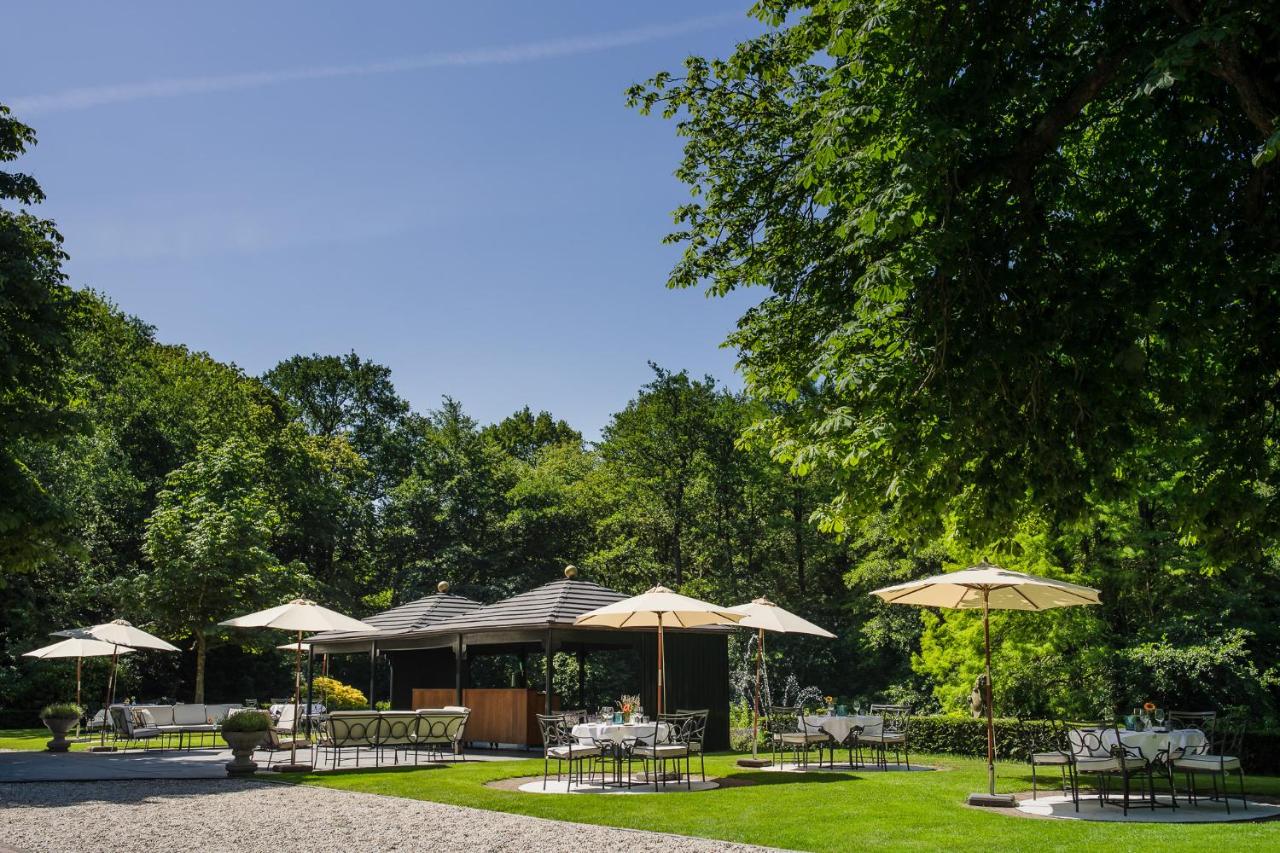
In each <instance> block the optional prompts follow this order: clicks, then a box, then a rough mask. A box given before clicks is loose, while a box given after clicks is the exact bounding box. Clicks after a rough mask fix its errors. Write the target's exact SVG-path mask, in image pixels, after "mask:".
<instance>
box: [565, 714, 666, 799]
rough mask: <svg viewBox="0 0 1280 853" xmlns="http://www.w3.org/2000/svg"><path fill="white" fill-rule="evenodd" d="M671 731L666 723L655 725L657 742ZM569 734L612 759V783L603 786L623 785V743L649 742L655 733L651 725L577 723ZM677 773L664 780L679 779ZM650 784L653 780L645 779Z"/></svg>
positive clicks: (624, 756) (662, 739)
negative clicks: (602, 748) (597, 745)
mask: <svg viewBox="0 0 1280 853" xmlns="http://www.w3.org/2000/svg"><path fill="white" fill-rule="evenodd" d="M670 731H671V729H670V727H669V726H667V724H666V723H658V724H657V729H656V732H657V735H658V740H659V741H664V740H666V739H667V735H668V734H669V733H670ZM570 733H571V734H572V735H573V736H574V737H575V738H577V739H578V740H579V741H582V742H584V743H595V744H599V745H600V746H602V747H604V750H605V754H606V755H609V756H611V757H612V758H613V782H612V783H607V782H606V783H603V784H613V785H624V784H627V783H625V782H623V781H622V761H623V759H624V758H626V750H624V749H623V748H622V744H623V742H624V741H635V740H637V739H639V738H643V739H644V740H645V741H648V740H650V739H651V738H652V737H653V736H654V733H655V729H654V724H653V723H578V724H577V725H576V726H574V727H573V728H572V729H570ZM679 775H680V774H678V773H676V774H666V778H674V779H678V778H679ZM645 781H648V782H652V781H655V780H653V779H647V778H645Z"/></svg>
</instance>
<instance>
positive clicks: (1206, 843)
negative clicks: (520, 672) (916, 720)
mask: <svg viewBox="0 0 1280 853" xmlns="http://www.w3.org/2000/svg"><path fill="white" fill-rule="evenodd" d="M736 758H737V756H736V755H712V756H708V758H707V774H708V776H712V775H714V776H720V777H724V778H726V779H729V780H734V781H738V780H741V781H745V782H750V783H753V784H751V785H742V786H740V787H724V788H721V789H718V790H714V791H704V792H694V793H680V794H675V793H665V794H661V793H660V794H640V795H625V796H609V795H599V796H597V795H579V796H563V795H553V794H545V795H544V794H529V793H523V792H520V791H504V790H499V789H496V788H490V787H487V786H486V785H485V783H486V782H490V781H493V780H496V779H504V778H511V777H518V776H529V775H532V774H534V773H537V774H539V775H540V774H541V772H542V761H541V760H537V761H504V762H470V763H465V764H458V765H453V766H449V767H446V768H444V769H433V768H420V769H405V768H398V769H396V768H392V769H388V768H382V769H378V770H373V769H371V770H364V769H361V770H351V771H342V772H340V773H325V774H314V775H309V776H294V777H282V779H283V780H285V781H290V782H294V783H297V784H303V785H318V786H322V787H327V788H337V789H342V790H347V791H363V792H366V793H372V794H384V795H387V796H395V797H408V798H411V799H419V800H430V801H433V802H439V803H451V804H454V805H460V806H472V807H475V808H481V809H490V810H493V811H502V812H513V813H516V814H526V815H534V816H537V817H544V818H552V819H556V820H570V821H580V822H582V823H593V824H602V825H606V826H617V827H626V828H630V829H648V830H656V831H660V832H674V833H680V834H683V835H697V836H702V837H705V838H717V839H722V840H725V841H737V842H744V843H751V844H762V845H767V846H774V847H784V848H791V849H796V850H814V851H826V850H851V849H866V850H973V851H979V850H981V851H989V850H992V849H999V850H1002V851H1020V850H1026V851H1037V852H1039V851H1049V850H1081V849H1108V850H1160V851H1169V850H1187V851H1205V850H1224V851H1225V850H1267V849H1271V850H1280V821H1266V822H1259V823H1237V824H1216V825H1200V826H1195V825H1180V826H1159V825H1152V824H1142V823H1137V822H1133V823H1126V824H1102V823H1086V822H1079V823H1077V822H1067V821H1058V820H1034V819H1028V818H1019V817H1013V816H1010V815H1008V814H1005V813H1002V812H1000V811H990V810H980V809H973V808H969V807H967V806H965V805H964V798H965V795H966V794H968V793H970V792H971V791H981V790H984V789H985V787H986V765H985V763H984V762H983V761H981V760H978V759H969V758H958V757H955V756H920V757H919V758H918V759H917V758H916V757H915V756H913V757H912V764H913V766H914V765H915V764H916V762H917V760H918V761H919V762H920V763H921V764H932V765H934V766H937V767H939V768H940V769H939V770H938V771H936V772H926V773H904V772H891V773H879V772H877V771H874V770H859V771H846V772H834V773H832V772H822V773H808V774H795V773H768V772H760V771H749V770H745V769H743V768H740V767H737V766H736V765H735V764H734V761H735V759H736ZM998 772H999V777H1000V779H999V790H1002V791H1011V792H1012V791H1025V790H1030V789H1031V776H1030V773H1029V768H1028V767H1027V766H1026V765H1019V764H1014V763H1006V764H1002V765H1001V766H1000V767H999V771H998ZM1041 781H1042V782H1043V781H1044V779H1043V777H1042V780H1041ZM1051 787H1052V783H1050V788H1051ZM1247 790H1248V791H1249V793H1250V794H1252V795H1263V796H1277V795H1280V778H1277V777H1258V776H1254V777H1250V778H1249V779H1248V780H1247ZM1131 814H1132V813H1131ZM517 846H518V845H517Z"/></svg>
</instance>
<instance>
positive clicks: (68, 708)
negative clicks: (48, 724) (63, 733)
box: [40, 702, 84, 720]
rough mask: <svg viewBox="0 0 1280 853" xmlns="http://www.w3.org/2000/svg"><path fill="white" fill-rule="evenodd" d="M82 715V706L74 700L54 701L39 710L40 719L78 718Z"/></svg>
mask: <svg viewBox="0 0 1280 853" xmlns="http://www.w3.org/2000/svg"><path fill="white" fill-rule="evenodd" d="M83 716H84V708H81V707H80V706H79V705H77V704H76V703H74V702H54V703H53V704H51V705H45V706H44V708H43V709H41V711H40V719H42V720H44V719H53V720H78V719H80V718H81V717H83Z"/></svg>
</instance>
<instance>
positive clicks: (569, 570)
mask: <svg viewBox="0 0 1280 853" xmlns="http://www.w3.org/2000/svg"><path fill="white" fill-rule="evenodd" d="M564 576H565V577H567V578H568V579H569V580H573V579H574V578H576V577H577V576H578V567H577V566H565V567H564Z"/></svg>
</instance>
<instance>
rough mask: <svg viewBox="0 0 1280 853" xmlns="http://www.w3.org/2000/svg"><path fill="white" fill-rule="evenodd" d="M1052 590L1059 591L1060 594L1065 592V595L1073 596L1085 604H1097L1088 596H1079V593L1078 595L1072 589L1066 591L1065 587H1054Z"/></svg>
mask: <svg viewBox="0 0 1280 853" xmlns="http://www.w3.org/2000/svg"><path fill="white" fill-rule="evenodd" d="M1054 589H1056V590H1059V591H1061V592H1065V593H1066V594H1067V595H1074V596H1075V597H1076V598H1078V599H1080V600H1081V601H1087V602H1089V603H1090V604H1096V603H1097V602H1095V601H1094V600H1093V599H1092V598H1090V597H1089V596H1087V595H1083V594H1081V593H1079V592H1076V591H1075V590H1074V589H1067V588H1066V587H1064V586H1055V587H1054Z"/></svg>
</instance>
